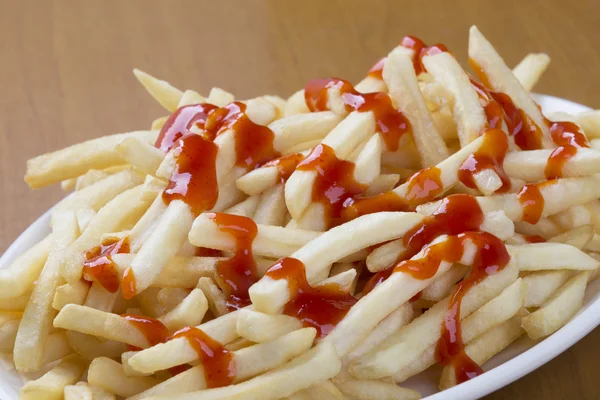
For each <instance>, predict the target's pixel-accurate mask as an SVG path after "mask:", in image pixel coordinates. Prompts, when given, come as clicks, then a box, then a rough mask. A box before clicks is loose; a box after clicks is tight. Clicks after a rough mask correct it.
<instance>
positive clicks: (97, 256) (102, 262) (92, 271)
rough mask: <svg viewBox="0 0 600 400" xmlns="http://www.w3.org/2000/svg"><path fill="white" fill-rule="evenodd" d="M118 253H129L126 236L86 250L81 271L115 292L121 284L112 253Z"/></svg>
mask: <svg viewBox="0 0 600 400" xmlns="http://www.w3.org/2000/svg"><path fill="white" fill-rule="evenodd" d="M119 253H129V239H128V238H127V236H125V237H124V238H122V239H120V240H116V239H113V240H108V241H104V242H102V244H101V245H100V246H96V247H93V248H92V249H90V250H88V251H86V253H85V261H84V262H83V273H84V274H85V275H87V276H89V277H91V278H92V279H93V280H95V281H96V282H98V283H99V284H100V285H102V287H103V288H104V289H106V290H108V291H109V292H111V293H116V292H117V290H119V286H120V285H121V280H120V279H119V271H118V270H117V267H116V265H115V263H114V262H113V260H112V255H113V254H119Z"/></svg>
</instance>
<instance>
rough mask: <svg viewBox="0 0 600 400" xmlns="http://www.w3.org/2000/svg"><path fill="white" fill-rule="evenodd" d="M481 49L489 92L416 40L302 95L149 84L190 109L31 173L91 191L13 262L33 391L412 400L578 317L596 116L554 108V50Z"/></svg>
mask: <svg viewBox="0 0 600 400" xmlns="http://www.w3.org/2000/svg"><path fill="white" fill-rule="evenodd" d="M469 58H470V61H471V64H472V66H473V68H474V72H475V75H476V76H477V78H478V79H479V81H478V80H477V79H475V78H474V77H472V76H471V75H470V74H469V72H468V71H466V70H464V69H463V68H462V67H461V64H460V62H459V61H458V60H457V59H456V58H455V57H454V55H453V54H452V53H450V52H449V51H448V50H447V49H446V48H445V46H444V45H441V44H438V45H433V46H427V45H426V44H424V43H423V42H422V41H420V40H419V39H417V38H415V37H412V36H407V37H404V38H403V39H402V40H401V41H400V44H399V45H398V46H397V47H396V48H394V49H393V50H392V51H391V52H390V53H389V54H388V55H387V57H386V58H384V59H382V60H380V61H379V62H378V63H377V64H376V65H375V66H374V67H373V68H372V69H371V70H370V71H369V73H368V76H367V77H365V78H364V79H363V80H361V81H360V82H359V83H358V84H357V85H356V86H354V85H352V83H350V82H347V81H344V80H342V79H337V78H330V79H321V80H313V81H310V82H309V83H308V84H307V85H306V86H305V88H304V89H302V90H299V91H298V92H296V93H295V94H293V95H292V96H291V97H290V98H288V99H287V100H283V99H282V98H279V97H277V96H269V95H267V96H262V97H256V98H253V99H249V100H243V101H236V99H235V97H234V95H233V94H232V93H229V92H227V91H225V90H223V89H220V88H213V89H212V90H211V91H210V93H209V94H208V96H206V97H204V96H202V95H200V94H199V93H197V92H196V91H194V90H179V89H177V88H175V87H174V86H172V85H170V84H169V83H168V82H166V81H163V80H160V79H157V78H155V77H152V76H151V75H149V74H147V73H145V72H142V71H139V70H137V69H136V70H134V74H135V76H136V78H137V79H138V80H139V81H140V83H141V84H142V85H143V86H144V88H145V89H146V90H147V91H148V92H149V93H150V95H151V96H152V97H154V98H155V99H156V100H157V101H158V102H159V104H161V105H162V106H163V107H164V108H165V109H167V111H169V113H170V115H168V116H163V117H159V118H157V119H155V120H154V121H152V122H151V128H152V130H149V131H136V132H128V133H123V134H117V135H110V136H105V137H101V138H98V139H92V140H90V141H87V142H84V143H81V144H77V145H74V146H70V147H68V148H66V149H63V150H58V151H55V152H52V153H48V154H45V155H41V156H39V157H36V158H34V159H32V160H30V161H29V162H28V165H27V173H26V176H25V180H26V182H27V183H28V184H29V185H30V186H31V187H32V188H38V187H42V186H46V185H49V184H51V183H58V182H60V183H61V186H62V187H63V189H65V190H73V192H72V193H71V194H70V195H69V196H67V197H66V198H65V199H64V200H62V201H61V202H60V203H59V204H57V206H56V207H55V208H54V209H53V211H52V218H51V228H52V230H51V233H50V234H49V235H48V236H47V237H46V238H44V239H42V240H41V241H40V242H39V243H37V244H35V245H34V246H32V247H31V248H30V249H29V250H27V251H24V252H23V253H22V254H20V256H19V257H17V258H16V259H15V260H14V261H13V262H12V265H10V267H8V268H6V269H2V270H0V352H3V353H12V356H13V359H14V362H15V366H16V369H17V370H18V371H19V372H22V373H29V372H38V371H48V370H49V372H47V373H46V374H45V375H43V376H42V377H41V378H39V379H37V380H34V381H30V382H27V383H26V384H25V386H23V389H22V393H21V397H22V398H24V399H34V398H35V399H37V398H42V399H57V400H58V399H62V398H65V399H66V400H81V399H86V400H97V399H101V400H108V399H115V398H117V397H119V398H129V399H131V400H140V399H182V400H185V399H202V400H217V399H223V400H224V399H256V400H265V399H266V400H269V399H272V400H278V399H290V400H302V399H323V400H329V399H331V400H342V399H346V398H348V399H410V400H412V399H418V398H420V394H419V393H418V392H416V391H413V390H409V389H405V388H402V387H400V386H398V385H397V384H398V383H401V382H404V381H405V380H407V379H408V378H411V377H413V376H415V375H418V374H420V373H421V372H423V371H424V370H426V369H428V368H429V367H431V366H432V365H434V364H436V363H439V364H441V366H442V367H443V369H442V374H441V379H440V381H439V387H440V389H442V390H443V389H446V388H449V387H452V386H455V385H457V384H460V383H461V382H463V381H465V380H467V379H470V378H472V377H473V376H476V375H478V374H481V373H483V372H484V371H483V369H481V366H485V365H484V364H485V363H486V362H487V360H488V359H489V358H490V357H492V356H494V355H495V354H497V353H498V352H500V351H502V350H503V349H504V348H505V347H507V346H509V345H510V344H511V343H512V342H513V341H514V340H516V339H517V338H518V337H519V336H521V335H522V334H523V333H527V335H528V336H529V337H530V338H532V339H535V340H537V339H540V338H543V337H546V336H548V335H551V334H553V333H554V332H556V331H557V330H559V329H560V328H561V327H562V326H564V325H565V324H567V323H568V322H569V320H570V319H571V318H572V317H573V316H574V315H576V313H577V312H578V311H579V310H580V309H581V307H582V305H583V299H584V295H585V291H586V288H587V284H588V282H589V281H591V280H592V279H594V278H595V277H596V275H597V274H598V270H599V267H600V256H599V255H598V253H599V252H600V152H598V150H599V149H600V117H599V114H598V112H597V111H591V112H586V113H581V114H577V115H571V114H565V113H558V114H553V115H552V116H550V115H547V116H544V115H543V114H542V111H541V110H540V109H539V108H538V106H537V104H536V103H535V102H534V100H533V99H532V97H531V96H530V94H529V92H530V90H531V89H532V87H533V86H534V85H535V83H536V82H537V81H538V80H539V79H540V77H541V75H542V73H543V72H544V70H545V69H546V68H547V66H548V63H549V57H548V56H546V55H545V54H530V55H528V56H527V57H526V58H525V59H524V60H523V61H522V62H521V63H520V64H519V65H518V66H517V67H515V69H514V70H513V71H511V70H510V69H509V68H508V67H507V66H506V64H505V62H504V61H503V60H502V58H501V56H500V55H499V54H498V53H497V51H496V50H495V49H494V48H493V46H492V45H491V44H490V43H489V41H488V40H487V39H486V38H485V37H484V36H483V34H482V33H481V32H480V31H479V30H478V29H477V28H476V27H472V28H471V31H470V38H469ZM548 118H552V119H559V120H555V121H550V120H549V119H548ZM86 370H87V374H84V372H85V371H86ZM465 371H467V372H465ZM82 377H83V379H82Z"/></svg>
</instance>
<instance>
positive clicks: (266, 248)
mask: <svg viewBox="0 0 600 400" xmlns="http://www.w3.org/2000/svg"><path fill="white" fill-rule="evenodd" d="M210 215H211V214H201V215H199V216H198V218H196V220H195V221H194V224H193V226H192V229H191V230H190V234H189V240H190V242H191V243H192V244H193V245H195V246H199V247H208V248H210V249H217V250H223V251H234V250H235V238H234V237H232V236H231V235H230V234H228V233H226V232H222V231H221V230H220V229H219V227H218V226H217V224H216V223H215V222H214V221H213V219H212V218H211V216H210ZM257 228H258V231H257V235H256V237H255V238H254V241H253V242H252V252H253V254H254V255H256V256H265V257H271V258H279V257H285V256H287V255H289V254H290V253H293V252H294V251H296V250H298V249H299V248H301V247H302V246H304V245H305V244H306V243H308V242H310V241H311V240H313V239H315V238H316V237H318V236H319V235H320V232H313V231H307V230H302V229H290V228H283V227H279V226H269V225H260V224H259V225H257Z"/></svg>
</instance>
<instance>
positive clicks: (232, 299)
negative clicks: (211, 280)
mask: <svg viewBox="0 0 600 400" xmlns="http://www.w3.org/2000/svg"><path fill="white" fill-rule="evenodd" d="M208 217H209V218H211V219H212V220H213V221H214V222H215V224H217V227H218V228H219V230H220V231H221V232H225V233H227V234H229V235H231V236H233V237H234V239H235V251H234V255H233V257H231V258H228V259H226V260H220V261H218V262H217V266H216V279H217V282H218V283H219V286H220V287H221V289H222V290H223V292H224V293H225V295H227V296H228V300H227V308H228V309H229V311H233V310H237V309H239V308H242V307H245V306H247V305H249V304H250V303H251V302H250V296H249V294H248V289H250V286H252V285H253V284H254V283H256V281H258V279H259V276H258V273H257V272H256V262H255V261H254V257H253V255H252V242H253V241H254V238H255V237H256V234H257V232H258V228H257V226H256V223H255V222H254V221H253V220H252V219H250V218H247V217H242V216H238V215H232V214H224V213H211V214H208Z"/></svg>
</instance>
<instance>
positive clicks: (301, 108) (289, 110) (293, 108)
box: [284, 89, 310, 117]
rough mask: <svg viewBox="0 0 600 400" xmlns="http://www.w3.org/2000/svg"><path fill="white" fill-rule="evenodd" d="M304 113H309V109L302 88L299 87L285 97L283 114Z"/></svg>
mask: <svg viewBox="0 0 600 400" xmlns="http://www.w3.org/2000/svg"><path fill="white" fill-rule="evenodd" d="M305 113H310V110H309V109H308V107H307V106H306V101H305V100H304V89H300V90H298V91H297V92H296V93H294V94H293V95H291V96H290V97H289V98H288V99H287V104H286V106H285V111H284V116H286V117H288V116H291V115H296V114H305Z"/></svg>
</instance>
